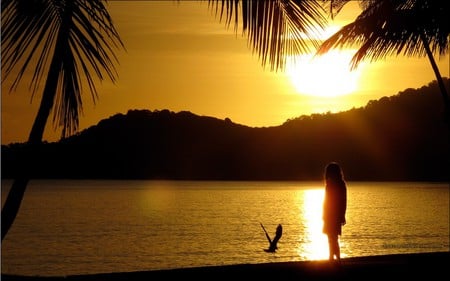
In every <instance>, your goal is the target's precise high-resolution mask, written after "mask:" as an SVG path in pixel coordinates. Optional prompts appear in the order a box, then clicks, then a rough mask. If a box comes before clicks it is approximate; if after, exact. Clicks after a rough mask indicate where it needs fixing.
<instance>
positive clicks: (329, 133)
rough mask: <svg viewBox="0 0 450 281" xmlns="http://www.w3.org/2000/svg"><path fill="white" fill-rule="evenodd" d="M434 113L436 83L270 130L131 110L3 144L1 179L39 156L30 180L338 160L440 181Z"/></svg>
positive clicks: (292, 172) (359, 173)
mask: <svg viewBox="0 0 450 281" xmlns="http://www.w3.org/2000/svg"><path fill="white" fill-rule="evenodd" d="M444 81H445V83H446V84H447V85H448V84H449V80H448V79H445V80H444ZM443 112H444V108H443V106H442V102H441V100H440V93H439V87H438V85H437V83H436V81H433V82H431V83H430V84H428V85H426V86H423V87H422V88H419V89H406V90H404V91H402V92H400V93H398V94H397V95H394V96H391V97H383V98H381V99H379V100H372V101H370V102H369V103H368V104H367V105H366V106H364V107H361V108H353V109H351V110H348V111H344V112H339V113H324V114H313V115H310V116H300V117H298V118H293V119H290V120H287V121H286V122H285V123H284V124H282V125H280V126H273V127H259V128H254V127H248V126H244V125H240V124H236V123H233V122H232V121H231V120H230V119H229V118H227V119H225V120H220V119H217V118H213V117H207V116H198V115H195V114H193V113H190V112H186V111H182V112H178V113H174V112H170V111H168V110H161V111H148V110H130V111H128V113H127V114H116V115H114V116H111V117H110V118H108V119H104V120H102V121H100V122H99V123H98V124H97V125H95V126H92V127H90V128H87V129H85V130H83V131H82V132H80V133H78V134H76V135H74V136H71V137H68V138H66V139H63V140H60V141H58V142H54V143H44V144H42V145H40V146H39V147H38V148H31V147H30V146H29V145H27V144H23V143H15V144H10V145H6V146H5V145H4V146H2V161H3V163H2V175H3V178H13V177H15V176H16V173H17V172H18V171H19V170H20V163H23V162H24V161H36V160H33V159H45V163H42V161H39V162H35V163H32V166H33V167H36V168H35V169H33V170H32V177H33V178H69V179H86V178H92V179H106V178H108V179H174V180H320V179H321V178H322V174H321V171H322V169H323V166H324V164H325V163H328V162H330V161H333V160H336V159H339V162H340V163H341V165H342V166H343V167H345V170H346V178H347V179H348V180H367V181H371V180H374V181H383V180H386V181H387V180H402V181H447V180H448V176H449V174H450V173H449V170H450V169H449V163H448V159H449V156H450V152H449V132H448V130H447V129H446V124H445V122H443V119H442V116H443V114H444V113H443ZM330 140H333V141H332V142H330ZM30 154H31V155H32V156H30ZM44 156H45V157H44ZM30 159H31V160H30ZM65 159H71V161H70V162H68V161H65ZM61 163H64V165H61ZM79 163H83V165H79Z"/></svg>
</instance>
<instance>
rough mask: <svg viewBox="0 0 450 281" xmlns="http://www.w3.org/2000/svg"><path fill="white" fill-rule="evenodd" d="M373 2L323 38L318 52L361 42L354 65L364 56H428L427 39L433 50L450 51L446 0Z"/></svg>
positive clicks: (353, 60) (364, 57)
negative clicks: (352, 18) (349, 21)
mask: <svg viewBox="0 0 450 281" xmlns="http://www.w3.org/2000/svg"><path fill="white" fill-rule="evenodd" d="M370 3H371V5H366V8H365V9H364V10H363V11H362V13H361V14H360V15H359V16H358V17H357V19H356V20H355V21H354V22H352V23H350V24H348V25H346V26H344V27H342V29H341V30H339V31H338V32H336V33H335V34H334V35H332V36H331V37H330V38H328V39H327V40H326V41H325V42H323V44H322V45H321V47H320V48H319V50H318V52H319V53H324V52H327V51H328V50H330V49H331V48H335V47H339V48H346V47H354V46H360V48H359V49H358V51H357V52H356V53H355V56H354V57H353V59H352V67H356V66H357V65H358V63H359V62H361V61H362V60H364V59H369V60H378V59H382V58H385V57H386V56H390V55H399V54H403V55H406V56H416V57H424V56H426V55H427V53H426V47H427V46H428V45H427V44H426V42H428V43H429V44H430V48H431V50H432V52H433V53H437V54H439V55H445V54H447V53H448V51H449V49H448V47H449V45H448V44H449V37H448V36H449V26H450V22H449V21H448V15H449V12H450V9H449V8H448V7H447V5H444V4H443V2H441V1H433V0H415V1H412V0H403V1H392V0H378V1H370ZM421 34H423V35H424V36H425V39H426V41H425V42H424V41H422V39H421Z"/></svg>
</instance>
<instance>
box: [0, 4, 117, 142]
mask: <svg viewBox="0 0 450 281" xmlns="http://www.w3.org/2000/svg"><path fill="white" fill-rule="evenodd" d="M105 2H106V1H104V0H90V1H84V0H73V1H60V0H2V2H1V7H2V12H1V15H2V55H3V65H4V70H3V71H4V76H3V79H6V78H8V77H9V76H10V75H11V74H12V73H14V70H17V69H18V71H17V74H16V77H15V79H14V82H13V83H12V87H11V89H10V90H14V89H16V87H17V85H18V84H19V83H20V82H21V80H22V78H23V76H24V74H25V73H26V71H27V70H28V69H29V68H30V67H33V68H34V71H33V76H32V79H31V82H30V89H32V94H33V95H34V94H35V92H36V90H37V89H39V88H41V85H42V84H43V81H44V79H45V80H47V79H48V76H49V75H50V73H51V72H52V71H56V72H57V75H58V77H59V78H58V91H57V92H56V96H55V97H54V102H55V104H54V111H53V121H54V124H55V125H56V126H61V127H62V128H63V130H62V135H63V136H67V135H69V134H70V133H72V132H73V131H76V130H77V127H78V118H79V115H80V114H81V113H82V109H83V106H82V98H81V95H82V92H83V91H82V90H83V85H86V84H87V85H88V87H89V90H90V93H91V96H92V99H93V100H94V102H95V100H96V99H97V91H96V87H95V80H94V76H93V74H95V76H96V77H97V78H98V79H100V80H103V79H105V77H108V78H109V79H110V80H111V81H112V82H114V81H115V80H116V78H117V72H116V69H115V64H116V63H117V62H118V61H117V58H116V56H115V53H114V50H115V49H117V48H121V47H124V46H123V43H122V41H121V39H120V37H119V34H118V32H117V31H116V29H115V27H114V25H113V22H112V19H111V17H110V16H109V14H108V11H107V9H106V6H105ZM55 59H59V61H54V60H55ZM51 68H53V69H51Z"/></svg>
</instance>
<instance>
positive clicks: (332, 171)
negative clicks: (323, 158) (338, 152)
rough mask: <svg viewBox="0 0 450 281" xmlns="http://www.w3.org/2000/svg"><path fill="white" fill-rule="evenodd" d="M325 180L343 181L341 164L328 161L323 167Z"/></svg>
mask: <svg viewBox="0 0 450 281" xmlns="http://www.w3.org/2000/svg"><path fill="white" fill-rule="evenodd" d="M325 180H326V181H328V180H331V181H341V180H342V181H343V180H344V174H343V173H342V169H341V166H339V164H338V163H336V162H330V163H328V165H327V166H326V167H325Z"/></svg>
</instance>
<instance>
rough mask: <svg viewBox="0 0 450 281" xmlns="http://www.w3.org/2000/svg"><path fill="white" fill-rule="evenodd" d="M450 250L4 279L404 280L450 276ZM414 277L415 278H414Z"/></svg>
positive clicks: (3, 278)
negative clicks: (334, 261) (327, 259)
mask: <svg viewBox="0 0 450 281" xmlns="http://www.w3.org/2000/svg"><path fill="white" fill-rule="evenodd" d="M449 264H450V251H448V252H430V253H409V254H392V255H376V256H364V257H351V258H344V259H342V262H341V264H340V265H336V264H332V263H330V262H328V261H326V260H320V261H295V262H275V263H260V264H236V265H223V266H205V267H192V268H178V269H167V270H150V271H136V272H114V273H98V274H86V275H69V276H51V277H44V276H19V275H10V274H3V273H2V275H1V279H2V280H4V281H9V280H11V281H19V280H20V281H22V280H23V281H27V280H29V281H31V280H36V281H46V280H49V281H50V280H52V281H59V280H61V281H62V280H65V281H82V280H111V281H117V280H168V279H170V278H176V277H180V276H181V277H182V278H183V279H190V278H200V279H203V278H216V279H221V280H224V279H225V280H227V278H243V277H245V278H248V279H259V278H261V279H264V280H266V279H272V278H273V280H367V279H369V280H384V279H392V278H393V277H394V276H396V277H397V276H398V277H401V279H402V280H412V279H414V280H415V279H417V278H419V277H421V278H426V279H430V278H432V277H433V278H435V277H436V276H439V279H443V280H447V279H448V277H450V268H449V267H448V266H449ZM410 278H411V279H410Z"/></svg>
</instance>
